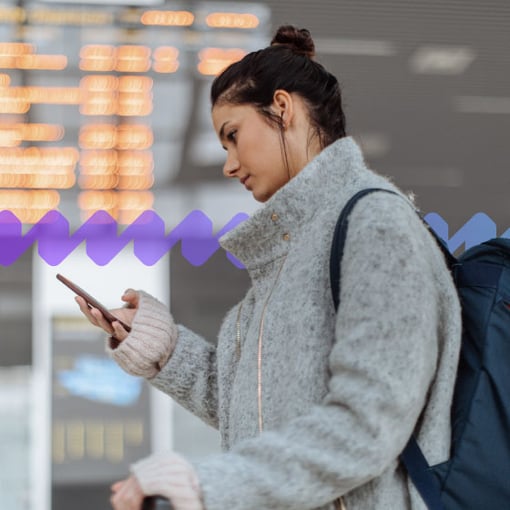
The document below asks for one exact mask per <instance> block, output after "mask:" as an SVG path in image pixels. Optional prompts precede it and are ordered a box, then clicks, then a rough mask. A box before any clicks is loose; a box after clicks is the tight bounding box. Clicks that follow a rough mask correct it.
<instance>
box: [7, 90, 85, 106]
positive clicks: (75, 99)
mask: <svg viewBox="0 0 510 510" xmlns="http://www.w3.org/2000/svg"><path fill="white" fill-rule="evenodd" d="M10 90H11V91H13V92H14V93H15V94H17V95H18V96H19V97H20V98H23V99H25V100H26V101H28V102H29V103H33V104H41V103H44V104H69V105H77V104H80V102H81V91H80V89H79V88H78V87H13V88H12V89H10Z"/></svg>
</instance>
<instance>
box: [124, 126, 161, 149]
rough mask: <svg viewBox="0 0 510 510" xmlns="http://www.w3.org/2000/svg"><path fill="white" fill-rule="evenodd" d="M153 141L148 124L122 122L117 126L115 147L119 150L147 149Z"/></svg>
mask: <svg viewBox="0 0 510 510" xmlns="http://www.w3.org/2000/svg"><path fill="white" fill-rule="evenodd" d="M153 143H154V135H153V133H152V129H151V127H150V126H146V125H144V124H124V125H120V126H118V127H117V138H116V147H117V149H120V150H130V149H131V150H132V149H136V150H142V149H148V148H149V147H151V146H152V144H153Z"/></svg>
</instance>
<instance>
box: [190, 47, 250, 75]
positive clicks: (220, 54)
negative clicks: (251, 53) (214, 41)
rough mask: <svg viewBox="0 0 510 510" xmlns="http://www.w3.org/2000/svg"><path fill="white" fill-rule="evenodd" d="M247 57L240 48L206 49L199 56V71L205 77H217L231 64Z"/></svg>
mask: <svg viewBox="0 0 510 510" xmlns="http://www.w3.org/2000/svg"><path fill="white" fill-rule="evenodd" d="M245 55H246V52H245V51H244V50H241V49H239V48H231V49H223V48H204V49H203V50H201V51H200V52H199V54H198V58H199V59H200V62H199V63H198V71H199V73H200V74H204V75H211V76H212V75H217V74H219V73H220V72H221V71H223V69H225V68H226V67H227V66H229V65H230V64H233V63H234V62H237V61H239V60H241V59H242V58H243V57H244V56H245Z"/></svg>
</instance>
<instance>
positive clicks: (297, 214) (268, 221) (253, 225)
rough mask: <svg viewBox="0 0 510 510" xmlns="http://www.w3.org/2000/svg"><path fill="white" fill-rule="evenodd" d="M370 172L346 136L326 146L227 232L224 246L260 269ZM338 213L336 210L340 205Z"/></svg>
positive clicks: (223, 239)
mask: <svg viewBox="0 0 510 510" xmlns="http://www.w3.org/2000/svg"><path fill="white" fill-rule="evenodd" d="M360 170H366V167H365V163H364V161H363V156H362V153H361V150H360V149H359V147H358V145H357V144H356V142H355V141H354V140H353V139H352V138H350V137H347V138H342V139H340V140H337V141H336V142H334V143H332V144H331V145H329V146H328V147H326V148H325V149H324V150H322V151H321V152H320V153H319V154H318V155H317V156H316V157H315V158H314V159H313V160H312V161H310V163H308V164H307V165H306V166H305V167H304V168H303V169H302V170H301V172H299V173H298V174H297V175H296V176H295V177H293V178H292V179H291V180H290V181H289V182H288V183H287V184H285V186H283V187H282V188H280V189H279V190H278V191H277V192H276V193H275V194H274V195H273V196H272V197H271V198H270V199H269V200H268V201H267V202H265V203H264V205H263V206H262V207H261V208H259V209H257V210H256V211H255V213H254V214H253V215H252V216H251V217H250V218H248V219H247V220H246V221H244V222H243V223H241V224H240V225H238V226H237V227H236V228H234V229H233V230H230V231H229V232H227V233H226V234H224V235H223V236H222V237H221V239H220V244H221V246H222V247H223V248H224V249H225V250H227V251H228V252H230V253H231V254H232V255H234V256H235V257H236V258H237V259H239V260H240V261H241V263H242V264H243V265H244V266H245V267H246V268H247V269H253V268H255V267H260V266H261V265H263V264H266V263H269V262H271V261H273V260H275V259H277V258H279V257H282V256H284V255H285V254H286V253H287V252H288V250H289V244H290V242H292V239H293V233H294V232H296V230H297V229H298V228H299V226H300V225H302V224H303V223H305V222H306V221H307V220H308V219H309V218H310V217H311V216H313V214H314V213H315V212H316V211H317V210H318V209H320V208H321V207H324V206H326V204H328V203H331V200H332V198H334V197H335V195H338V202H340V201H341V200H342V195H343V193H342V190H343V189H344V188H347V189H350V188H353V187H355V186H356V181H357V180H358V179H359V178H360V175H361V174H360ZM335 214H336V209H335Z"/></svg>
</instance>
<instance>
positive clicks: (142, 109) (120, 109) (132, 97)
mask: <svg viewBox="0 0 510 510" xmlns="http://www.w3.org/2000/svg"><path fill="white" fill-rule="evenodd" d="M152 107H153V106H152V94H151V93H123V92H121V93H120V94H119V99H118V105H117V115H120V116H122V117H145V116H147V115H150V114H151V113H152Z"/></svg>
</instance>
